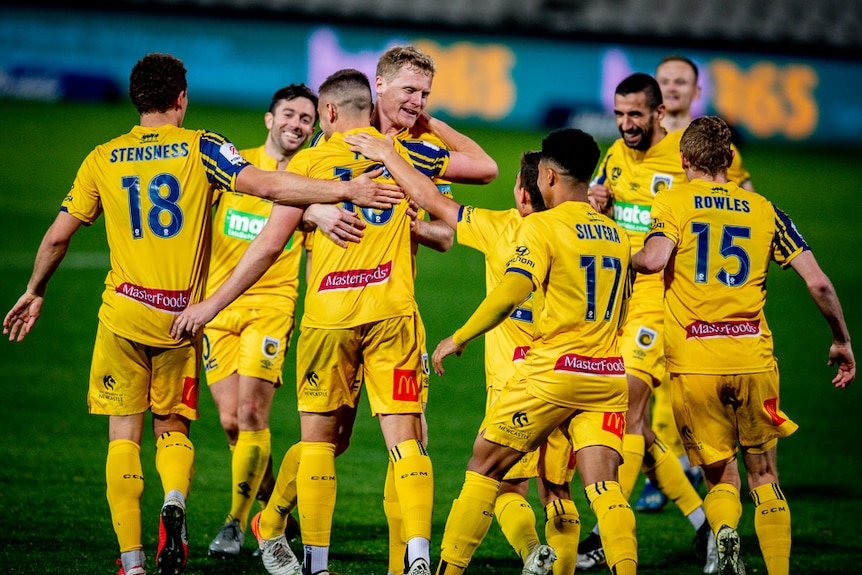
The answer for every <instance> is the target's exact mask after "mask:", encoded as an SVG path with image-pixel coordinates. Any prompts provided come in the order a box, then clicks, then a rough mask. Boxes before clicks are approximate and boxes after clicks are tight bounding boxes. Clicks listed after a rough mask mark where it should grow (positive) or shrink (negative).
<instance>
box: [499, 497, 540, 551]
mask: <svg viewBox="0 0 862 575" xmlns="http://www.w3.org/2000/svg"><path fill="white" fill-rule="evenodd" d="M494 517H496V518H497V523H498V524H499V525H500V529H501V530H502V531H503V535H505V536H506V541H508V542H509V545H511V546H512V549H514V550H515V553H517V554H518V556H519V557H520V558H521V561H526V559H527V555H529V554H530V551H532V550H533V547H535V546H536V545H538V544H539V534H538V533H536V515H535V513H533V508H532V507H530V503H529V502H528V501H527V500H526V499H524V496H523V495H521V494H520V493H514V492H509V493H501V494H500V495H499V496H498V497H497V500H496V501H495V502H494Z"/></svg>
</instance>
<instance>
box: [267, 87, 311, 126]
mask: <svg viewBox="0 0 862 575" xmlns="http://www.w3.org/2000/svg"><path fill="white" fill-rule="evenodd" d="M297 98H306V99H307V100H310V101H311V103H312V104H313V105H314V119H315V120H316V119H317V94H315V93H314V92H313V91H312V90H311V88H309V87H308V86H306V85H305V84H290V85H288V86H285V87H284V88H279V89H278V90H276V92H275V94H273V95H272V101H271V102H270V103H269V113H270V114H272V113H274V112H275V109H276V107H277V106H278V103H279V102H281V101H282V100H287V101H288V102H290V101H291V100H296V99H297Z"/></svg>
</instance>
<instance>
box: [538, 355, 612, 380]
mask: <svg viewBox="0 0 862 575" xmlns="http://www.w3.org/2000/svg"><path fill="white" fill-rule="evenodd" d="M554 371H565V372H569V373H581V374H585V375H625V374H626V367H625V365H624V364H623V358H621V357H586V356H583V355H578V354H576V353H567V354H566V355H562V356H560V357H559V359H557V364H556V365H555V366H554Z"/></svg>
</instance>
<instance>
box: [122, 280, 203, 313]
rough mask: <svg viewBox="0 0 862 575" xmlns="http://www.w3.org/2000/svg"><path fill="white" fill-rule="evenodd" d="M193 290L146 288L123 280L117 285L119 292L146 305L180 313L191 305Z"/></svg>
mask: <svg viewBox="0 0 862 575" xmlns="http://www.w3.org/2000/svg"><path fill="white" fill-rule="evenodd" d="M190 291H191V290H184V291H179V290H163V289H154V288H146V287H142V286H137V285H134V284H130V283H128V282H123V283H121V284H120V285H118V286H117V294H118V295H121V296H125V297H127V298H130V299H133V300H135V301H138V302H141V303H142V304H144V305H145V306H148V307H151V308H155V309H157V310H161V311H166V312H168V313H180V312H181V311H183V310H184V309H186V307H188V305H189V293H190Z"/></svg>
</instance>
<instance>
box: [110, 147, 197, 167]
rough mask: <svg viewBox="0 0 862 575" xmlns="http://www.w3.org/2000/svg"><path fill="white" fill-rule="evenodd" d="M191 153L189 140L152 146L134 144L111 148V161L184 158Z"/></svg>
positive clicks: (113, 162) (114, 162)
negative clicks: (129, 146) (127, 146)
mask: <svg viewBox="0 0 862 575" xmlns="http://www.w3.org/2000/svg"><path fill="white" fill-rule="evenodd" d="M188 155H189V144H188V142H174V143H173V144H154V145H150V146H133V147H131V148H114V149H113V150H111V163H112V164H116V163H117V162H148V161H150V160H170V159H172V158H184V157H186V156H188Z"/></svg>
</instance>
